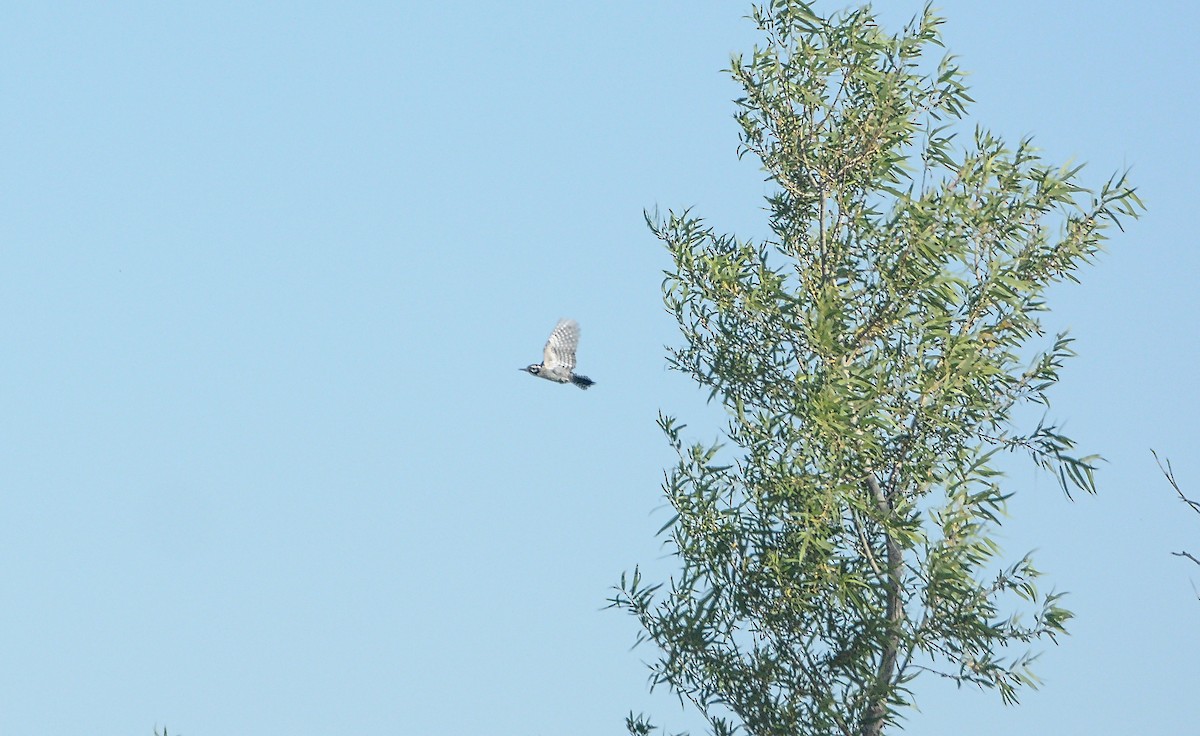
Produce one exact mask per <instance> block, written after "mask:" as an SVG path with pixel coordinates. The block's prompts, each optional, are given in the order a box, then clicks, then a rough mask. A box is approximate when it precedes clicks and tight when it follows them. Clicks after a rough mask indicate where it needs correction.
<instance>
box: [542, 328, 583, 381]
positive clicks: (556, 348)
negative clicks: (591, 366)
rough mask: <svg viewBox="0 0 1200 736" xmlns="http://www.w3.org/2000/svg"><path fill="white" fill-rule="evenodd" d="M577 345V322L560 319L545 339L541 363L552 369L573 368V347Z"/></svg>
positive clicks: (571, 369)
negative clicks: (548, 337)
mask: <svg viewBox="0 0 1200 736" xmlns="http://www.w3.org/2000/svg"><path fill="white" fill-rule="evenodd" d="M578 346H579V323H578V322H576V321H575V320H573V319H560V320H559V321H558V324H557V325H555V326H554V331H553V332H551V333H550V339H549V340H547V341H546V349H545V350H544V351H543V358H544V360H543V363H542V364H543V365H544V366H546V368H548V369H550V370H553V369H555V368H566V369H567V370H569V371H574V370H575V348H576V347H578Z"/></svg>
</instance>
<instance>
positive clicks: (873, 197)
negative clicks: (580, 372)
mask: <svg viewBox="0 0 1200 736" xmlns="http://www.w3.org/2000/svg"><path fill="white" fill-rule="evenodd" d="M751 17H752V19H753V21H754V22H755V23H756V24H757V27H758V29H759V30H760V31H761V33H762V37H763V39H764V40H763V43H762V45H761V46H760V47H756V48H755V49H754V50H753V53H752V54H751V55H750V57H749V58H744V57H742V56H734V57H733V60H732V64H731V70H730V72H731V74H732V76H733V77H734V78H735V79H736V80H737V81H738V82H739V83H740V85H741V87H742V88H743V90H744V96H743V97H742V98H741V99H738V100H737V101H736V105H737V110H736V119H737V121H738V123H740V126H741V132H740V142H741V145H740V147H739V155H740V156H741V155H746V154H752V155H753V156H754V157H756V158H757V159H758V160H759V161H761V163H762V166H763V169H764V171H765V172H766V174H767V176H768V179H769V181H771V182H772V183H773V185H774V186H773V192H772V193H771V194H770V195H769V196H768V197H767V212H768V213H769V226H770V231H771V235H770V236H769V237H768V238H767V239H765V240H764V241H763V242H759V243H754V242H749V241H746V240H742V239H739V238H736V237H734V236H732V235H723V234H718V233H717V231H716V230H715V229H714V228H712V227H710V226H708V225H707V224H706V223H705V222H704V221H703V220H702V219H701V218H699V217H697V216H695V215H693V214H692V213H691V212H690V211H684V212H680V213H676V212H670V213H669V214H668V215H667V216H666V217H665V218H663V217H659V216H657V215H647V218H646V219H647V224H648V225H649V227H650V229H651V230H652V231H653V232H654V234H655V235H656V236H657V237H658V238H659V239H661V240H662V242H663V243H665V245H666V248H667V250H668V252H669V253H670V256H671V258H672V261H673V267H672V269H671V270H670V271H668V272H667V274H666V278H665V280H664V282H663V293H664V300H665V304H666V306H667V308H668V310H669V311H670V312H671V313H672V314H674V315H675V317H676V318H677V320H678V322H679V326H680V329H681V331H682V333H683V344H682V346H680V347H678V348H674V349H672V350H671V351H670V353H669V357H668V361H669V364H670V365H671V367H672V368H674V369H676V370H678V371H681V372H683V373H685V374H687V375H689V376H690V377H691V378H692V379H694V380H695V381H697V382H698V383H699V384H700V385H701V386H702V387H704V388H705V389H707V390H708V391H709V392H710V394H709V399H710V401H711V400H719V401H720V402H721V404H722V405H723V406H724V407H725V409H726V410H727V413H728V417H729V419H728V428H727V430H726V431H725V433H724V434H725V441H724V444H714V445H707V444H704V443H694V442H690V441H685V440H684V438H683V433H682V431H683V429H684V425H682V424H680V423H679V422H678V421H677V420H676V419H675V418H673V417H671V416H668V415H664V414H660V418H659V424H660V426H661V428H662V430H663V432H665V434H666V436H667V438H668V440H669V442H670V443H671V445H672V446H673V447H674V448H675V450H676V451H677V453H678V457H679V459H678V463H677V464H676V465H675V467H674V468H673V469H671V470H669V471H668V472H667V473H666V474H665V482H664V485H663V488H664V491H665V493H666V496H667V499H668V501H669V503H670V506H671V507H672V509H673V512H674V513H673V515H672V517H671V519H670V520H669V521H668V522H667V524H666V525H665V526H664V527H663V530H662V532H661V533H663V534H665V536H666V542H667V544H668V547H669V549H670V551H671V554H672V555H673V556H674V557H675V558H677V562H678V564H679V565H680V569H679V570H678V572H677V573H676V574H675V575H673V576H672V577H671V578H670V579H669V580H667V581H665V582H657V583H652V582H649V581H647V580H646V579H645V578H644V577H643V574H642V572H641V571H640V570H639V569H635V570H634V571H633V573H632V574H627V575H623V576H622V578H621V582H620V585H619V586H618V587H617V589H616V592H615V593H614V596H613V598H612V600H611V603H612V605H613V606H615V607H618V608H621V609H624V610H626V611H628V612H629V613H631V614H632V615H633V616H634V617H636V619H637V621H638V623H639V625H640V635H639V642H643V641H646V642H651V643H653V644H654V645H655V646H657V648H658V649H659V652H658V654H657V659H656V660H655V661H653V662H652V663H650V669H651V686H652V687H653V686H656V685H666V686H668V687H669V688H671V689H672V690H673V691H674V692H675V693H676V694H678V696H679V697H680V699H681V700H684V699H686V700H688V701H691V703H693V704H694V705H695V706H696V707H697V708H698V709H699V711H700V712H701V713H702V714H703V716H704V717H705V718H706V720H707V722H708V723H709V725H710V728H711V731H712V733H714V734H718V735H721V734H732V733H735V732H741V733H746V734H753V735H756V736H758V735H766V734H772V735H774V734H846V735H849V734H879V733H882V732H883V731H884V730H885V728H887V727H888V726H890V725H892V724H895V723H896V722H897V720H898V718H899V717H900V714H901V713H902V710H903V709H904V708H905V707H906V706H908V705H910V704H911V702H912V693H911V690H910V687H911V683H912V681H913V679H914V678H915V677H917V676H918V675H920V674H922V673H937V674H940V675H941V676H943V677H947V678H950V679H952V680H954V681H956V682H958V683H959V684H960V685H961V684H963V683H973V684H976V685H978V686H980V687H982V688H989V689H995V690H997V691H998V692H999V695H1000V697H1001V698H1002V699H1003V700H1004V702H1006V703H1012V702H1016V700H1017V697H1018V692H1019V689H1020V688H1021V687H1022V686H1029V685H1033V686H1036V679H1035V678H1034V675H1033V674H1032V673H1031V672H1030V669H1029V665H1030V662H1031V661H1032V659H1033V657H1034V656H1035V655H1034V654H1033V653H1031V652H1029V651H1028V647H1029V646H1031V645H1032V644H1034V643H1036V642H1038V641H1043V640H1047V639H1048V640H1051V641H1054V640H1056V637H1057V636H1058V635H1060V634H1062V633H1064V632H1065V628H1064V624H1065V623H1066V622H1067V620H1068V619H1069V618H1070V617H1071V614H1070V613H1069V612H1068V611H1067V610H1066V609H1064V608H1063V607H1062V606H1061V605H1060V597H1059V595H1057V594H1053V593H1050V594H1047V593H1045V592H1043V591H1041V590H1039V589H1038V588H1037V586H1036V582H1037V579H1038V577H1039V572H1038V571H1037V570H1036V569H1035V567H1034V565H1033V562H1032V560H1031V559H1030V557H1029V556H1024V557H1021V558H1020V559H1017V560H1015V561H1011V562H1008V563H1006V564H1005V563H1003V562H1002V560H1001V550H1000V549H999V547H998V545H997V543H996V542H995V541H994V539H993V536H992V535H993V532H994V530H995V528H996V527H997V526H998V525H999V524H1000V523H1001V518H1002V516H1003V514H1004V509H1005V502H1006V499H1007V498H1009V495H1010V493H1011V491H1007V490H1005V489H1004V487H1002V481H1003V476H1002V475H1001V474H1000V473H999V472H997V470H995V469H994V468H993V465H994V459H995V457H996V455H997V453H999V452H1001V451H1017V452H1020V453H1025V454H1027V455H1028V456H1029V457H1030V458H1032V460H1033V462H1034V463H1036V464H1037V465H1039V466H1041V467H1042V468H1046V469H1048V470H1049V471H1051V472H1052V473H1053V474H1054V475H1055V477H1056V478H1057V479H1058V480H1059V482H1060V483H1061V485H1062V488H1063V490H1064V491H1065V492H1066V493H1067V495H1068V496H1070V493H1071V491H1072V490H1073V489H1082V490H1084V491H1087V492H1089V493H1091V492H1094V491H1095V485H1094V479H1093V468H1094V466H1095V460H1096V458H1095V456H1088V457H1083V456H1080V455H1079V454H1078V453H1076V452H1075V450H1074V444H1073V442H1072V441H1071V440H1070V439H1069V438H1068V437H1066V436H1064V435H1062V434H1061V433H1060V432H1059V431H1058V430H1057V429H1056V428H1055V426H1053V425H1052V424H1050V423H1047V422H1045V421H1042V422H1038V423H1037V424H1036V426H1033V427H1031V428H1027V429H1026V430H1025V431H1021V430H1019V429H1018V428H1017V427H1016V426H1015V416H1014V412H1015V411H1016V410H1017V409H1019V408H1020V407H1022V406H1025V405H1029V404H1034V405H1036V404H1042V405H1047V398H1046V391H1047V390H1048V389H1049V388H1050V387H1051V386H1052V385H1053V384H1054V383H1056V382H1057V380H1058V374H1059V369H1060V367H1061V366H1062V364H1063V361H1064V360H1065V359H1066V358H1068V357H1069V356H1071V355H1072V352H1071V349H1070V343H1071V341H1070V339H1069V338H1068V337H1067V336H1066V335H1058V336H1057V337H1055V338H1054V339H1052V340H1049V341H1048V346H1044V352H1040V353H1035V348H1032V347H1031V343H1035V342H1038V340H1037V339H1038V338H1043V337H1044V333H1043V329H1042V326H1041V323H1040V321H1039V316H1040V314H1041V313H1042V312H1044V311H1045V310H1046V305H1045V302H1044V300H1043V295H1044V293H1045V291H1046V289H1047V287H1048V286H1050V285H1051V284H1054V283H1055V282H1059V281H1062V280H1064V279H1070V280H1072V281H1074V280H1075V278H1076V277H1075V273H1076V271H1077V270H1078V269H1079V268H1080V266H1082V265H1083V264H1086V263H1088V262H1090V261H1091V260H1092V259H1093V257H1094V256H1095V255H1096V254H1097V252H1098V251H1099V249H1100V247H1101V245H1102V242H1103V240H1104V239H1105V233H1106V231H1107V230H1108V229H1109V228H1111V227H1112V226H1114V225H1118V226H1119V225H1120V224H1121V221H1122V220H1123V219H1125V218H1129V217H1136V216H1137V214H1138V213H1139V212H1140V210H1141V208H1142V204H1141V202H1140V201H1139V199H1138V197H1137V195H1136V194H1135V191H1134V190H1133V189H1132V188H1131V187H1129V186H1128V185H1127V184H1126V181H1125V177H1124V176H1115V177H1112V178H1110V179H1109V180H1108V181H1107V182H1106V183H1104V184H1103V185H1102V186H1100V187H1099V188H1098V189H1096V190H1094V191H1093V190H1089V189H1085V188H1084V187H1083V186H1082V185H1081V184H1080V183H1079V178H1078V175H1079V173H1080V170H1081V169H1080V167H1065V166H1064V167H1059V166H1054V165H1051V164H1049V163H1047V162H1045V161H1044V160H1043V159H1042V158H1041V157H1040V156H1039V154H1038V152H1037V151H1036V150H1035V149H1034V147H1033V145H1032V143H1031V141H1030V140H1021V141H1020V142H1019V143H1017V144H1016V145H1015V146H1009V145H1007V144H1006V143H1005V142H1004V141H1003V140H1001V139H1000V138H999V137H997V136H996V135H993V134H992V133H990V132H988V131H986V130H984V129H981V128H977V129H975V131H974V135H973V136H967V137H966V139H965V140H964V139H962V138H960V134H959V133H958V132H956V130H955V124H956V121H960V120H961V118H962V117H963V116H964V112H965V109H966V106H967V105H968V104H969V103H970V102H971V98H970V97H969V96H968V94H967V88H966V87H965V85H964V83H963V74H962V72H961V71H960V70H959V68H958V66H957V65H956V63H955V60H954V58H953V57H945V58H943V59H941V61H940V63H938V62H934V61H930V60H929V59H928V58H927V54H928V53H929V52H930V50H931V49H933V48H935V47H940V46H941V38H940V33H939V26H940V24H941V22H942V21H941V19H939V18H937V17H936V16H935V15H934V14H933V13H932V12H931V11H930V9H929V8H928V7H927V8H926V9H925V11H924V12H923V13H922V14H920V15H919V16H918V17H916V18H915V19H914V20H913V21H912V22H911V23H910V24H909V25H908V26H906V27H905V28H904V29H903V30H902V31H901V32H900V33H898V34H895V35H888V34H886V33H885V32H884V31H882V30H881V29H880V28H879V26H878V24H877V22H876V19H875V17H874V16H873V14H872V12H871V10H870V8H869V7H867V8H861V9H856V10H850V11H845V12H842V13H838V14H835V15H833V16H831V17H822V16H820V15H818V13H817V12H816V10H815V9H814V8H813V7H812V6H811V5H810V4H809V3H804V2H799V1H798V0H776V1H775V2H772V3H771V4H770V5H769V6H763V7H755V8H753V11H752V16H751ZM959 124H960V125H961V123H959ZM1035 408H1036V407H1035ZM1043 411H1044V410H1043ZM1022 607H1023V608H1024V609H1032V615H1031V616H1028V615H1026V616H1023V615H1022V611H1021V610H1020V609H1021V608H1022ZM1014 608H1016V609H1018V610H1017V612H1015V613H1011V611H1012V609H1014ZM1010 613H1011V615H1010ZM1024 613H1026V614H1028V613H1029V611H1028V610H1026V611H1024ZM627 726H628V729H629V731H630V733H632V734H647V733H649V732H650V730H651V729H653V728H655V727H654V726H652V725H651V724H650V721H648V720H647V719H646V718H644V717H642V716H636V717H635V716H633V715H632V714H631V715H630V717H629V718H628V721H627Z"/></svg>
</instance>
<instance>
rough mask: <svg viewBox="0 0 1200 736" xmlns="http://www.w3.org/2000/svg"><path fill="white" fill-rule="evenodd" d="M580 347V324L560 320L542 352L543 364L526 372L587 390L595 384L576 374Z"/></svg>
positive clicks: (536, 364) (529, 367)
mask: <svg viewBox="0 0 1200 736" xmlns="http://www.w3.org/2000/svg"><path fill="white" fill-rule="evenodd" d="M578 346H579V323H578V322H576V321H575V320H573V319H560V320H559V321H558V324H557V325H555V326H554V331H553V332H551V333H550V339H549V340H547V341H546V347H545V349H544V350H543V351H542V362H541V363H534V364H533V365H531V366H528V367H526V368H520V369H518V370H522V371H525V372H527V373H529V374H530V375H532V376H537V377H538V378H545V379H546V380H547V381H554V382H555V383H573V384H575V385H576V386H578V387H579V388H582V389H586V388H587V387H588V386H591V385H592V384H594V383H595V381H593V380H592V379H590V378H588V377H587V376H581V375H579V374H578V373H576V372H575V348H576V347H578Z"/></svg>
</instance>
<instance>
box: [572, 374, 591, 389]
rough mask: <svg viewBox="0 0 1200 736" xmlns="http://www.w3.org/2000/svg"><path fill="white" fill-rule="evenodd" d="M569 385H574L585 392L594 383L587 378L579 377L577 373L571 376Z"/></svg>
mask: <svg viewBox="0 0 1200 736" xmlns="http://www.w3.org/2000/svg"><path fill="white" fill-rule="evenodd" d="M571 383H573V384H575V385H576V386H578V387H579V388H582V389H584V390H586V389H587V388H588V386H591V385H592V384H594V383H595V381H593V380H592V379H590V378H588V377H587V376H581V375H579V374H578V373H575V374H573V375H572V376H571Z"/></svg>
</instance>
